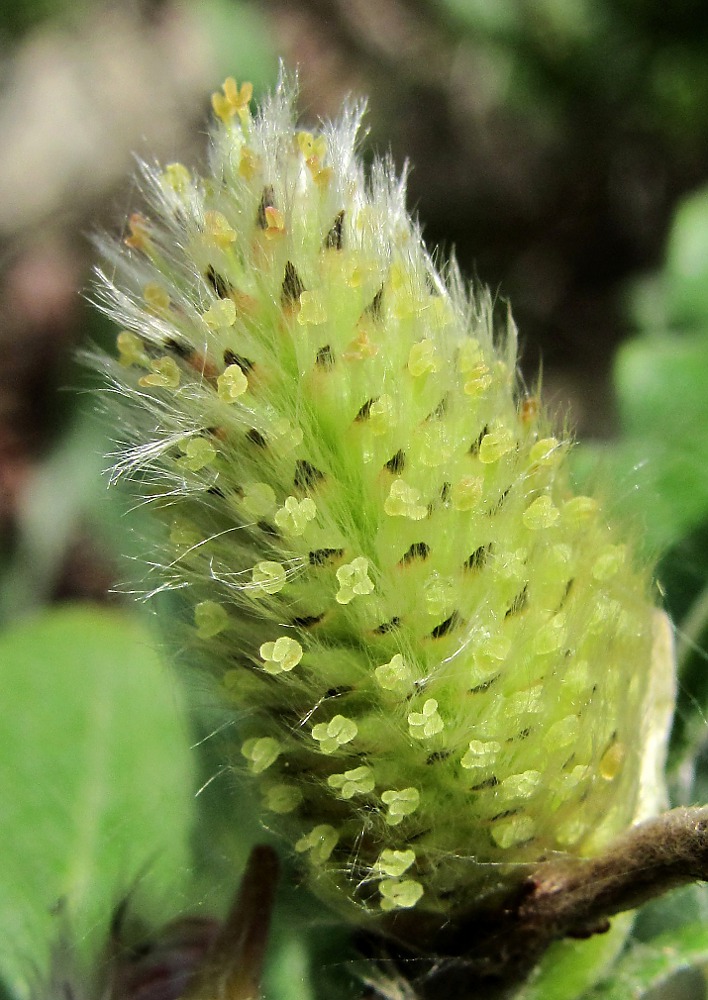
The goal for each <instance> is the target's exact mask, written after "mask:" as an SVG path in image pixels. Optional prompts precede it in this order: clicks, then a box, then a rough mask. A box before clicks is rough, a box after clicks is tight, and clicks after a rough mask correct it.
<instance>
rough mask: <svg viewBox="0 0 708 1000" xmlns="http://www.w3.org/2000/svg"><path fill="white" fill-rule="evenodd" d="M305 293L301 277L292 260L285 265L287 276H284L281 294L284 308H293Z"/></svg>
mask: <svg viewBox="0 0 708 1000" xmlns="http://www.w3.org/2000/svg"><path fill="white" fill-rule="evenodd" d="M304 291H305V286H304V285H303V283H302V281H301V280H300V275H299V274H298V273H297V269H296V267H295V265H294V264H293V262H292V261H291V260H289V261H287V263H286V264H285V274H284V276H283V286H282V290H281V293H280V301H281V303H282V305H283V306H292V305H293V304H294V303H295V302H297V301H298V300H299V299H300V296H301V295H302V293H303V292H304Z"/></svg>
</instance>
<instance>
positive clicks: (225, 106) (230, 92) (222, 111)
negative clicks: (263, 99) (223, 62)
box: [211, 76, 253, 125]
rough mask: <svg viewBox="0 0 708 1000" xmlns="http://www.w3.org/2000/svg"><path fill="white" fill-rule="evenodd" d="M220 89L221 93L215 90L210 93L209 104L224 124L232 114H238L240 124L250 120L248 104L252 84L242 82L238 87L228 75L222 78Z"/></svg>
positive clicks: (229, 119)
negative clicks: (224, 78)
mask: <svg viewBox="0 0 708 1000" xmlns="http://www.w3.org/2000/svg"><path fill="white" fill-rule="evenodd" d="M222 89H223V91H224V93H223V94H220V93H218V91H217V92H216V93H214V94H212V95H211V106H212V108H213V109H214V113H215V114H216V116H217V117H218V118H220V119H221V120H222V122H223V123H224V125H228V123H229V122H230V121H231V119H232V118H233V117H234V115H238V116H239V118H240V119H241V124H242V125H247V124H248V122H249V120H250V111H249V108H248V105H249V103H250V101H251V98H252V97H253V84H252V83H243V84H242V85H241V88H240V89H239V87H238V86H237V85H236V81H235V80H234V78H233V77H232V76H229V77H227V78H226V80H224V82H223V84H222Z"/></svg>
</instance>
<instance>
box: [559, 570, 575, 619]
mask: <svg viewBox="0 0 708 1000" xmlns="http://www.w3.org/2000/svg"><path fill="white" fill-rule="evenodd" d="M574 583H575V578H574V577H571V578H570V580H568V582H567V583H566V585H565V590H564V591H563V596H562V597H561V599H560V604H559V605H558V610H559V611H560V609H561V608H562V607H563V605H564V604H565V602H566V601H567V600H568V597H569V596H570V592H571V590H572V589H573V584H574Z"/></svg>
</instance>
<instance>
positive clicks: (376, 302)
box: [364, 285, 383, 320]
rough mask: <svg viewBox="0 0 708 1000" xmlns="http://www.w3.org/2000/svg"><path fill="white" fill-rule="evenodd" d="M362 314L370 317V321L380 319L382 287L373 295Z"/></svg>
mask: <svg viewBox="0 0 708 1000" xmlns="http://www.w3.org/2000/svg"><path fill="white" fill-rule="evenodd" d="M364 312H365V313H366V315H367V316H371V318H372V319H375V320H380V319H381V314H382V312H383V285H382V286H381V288H379V290H378V292H377V293H376V295H374V297H373V299H372V300H371V302H370V303H369V304H368V306H367V307H366V309H365V310H364Z"/></svg>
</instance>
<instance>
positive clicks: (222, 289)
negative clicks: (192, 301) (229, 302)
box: [204, 264, 233, 299]
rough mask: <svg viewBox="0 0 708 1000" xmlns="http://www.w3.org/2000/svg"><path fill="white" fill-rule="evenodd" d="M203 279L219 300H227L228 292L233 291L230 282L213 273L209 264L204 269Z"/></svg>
mask: <svg viewBox="0 0 708 1000" xmlns="http://www.w3.org/2000/svg"><path fill="white" fill-rule="evenodd" d="M204 277H205V278H206V280H207V281H208V282H209V284H210V285H211V287H212V288H213V289H214V291H215V292H216V294H217V295H218V296H219V298H220V299H227V298H228V297H229V292H231V291H233V286H232V285H231V282H229V281H227V280H226V278H224V276H223V275H221V274H219V273H218V271H215V270H214V268H213V267H212V266H211V264H210V265H209V267H208V268H207V269H206V272H205V274H204Z"/></svg>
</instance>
